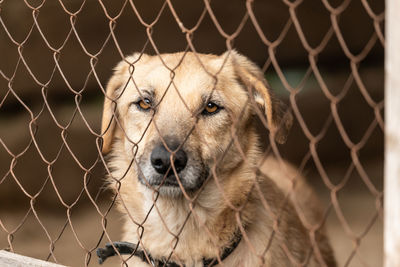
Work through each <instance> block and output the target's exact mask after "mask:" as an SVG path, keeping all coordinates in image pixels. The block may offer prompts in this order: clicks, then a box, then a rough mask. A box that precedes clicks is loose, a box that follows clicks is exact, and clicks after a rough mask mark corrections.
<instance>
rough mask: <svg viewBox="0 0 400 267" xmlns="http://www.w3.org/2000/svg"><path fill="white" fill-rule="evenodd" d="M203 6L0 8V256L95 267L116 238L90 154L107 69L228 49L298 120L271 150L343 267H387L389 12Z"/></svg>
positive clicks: (93, 0)
mask: <svg viewBox="0 0 400 267" xmlns="http://www.w3.org/2000/svg"><path fill="white" fill-rule="evenodd" d="M168 3H170V5H169V4H168ZM205 3H208V2H205V1H202V0H192V1H177V0H172V1H167V2H166V1H163V0H151V1H148V0H146V1H145V0H130V1H127V0H103V1H101V0H88V1H84V0H71V1H62V0H60V1H46V0H42V1H41V0H26V1H21V0H0V249H10V250H12V251H14V252H16V253H20V254H23V255H27V256H31V257H35V258H39V259H44V260H50V261H53V262H58V263H60V264H64V265H69V266H85V265H89V266H97V259H95V253H94V251H95V249H96V248H97V246H98V245H99V244H100V246H103V245H104V243H105V242H107V240H108V239H107V238H105V237H104V231H103V229H106V230H107V231H106V235H108V238H110V239H111V240H115V241H117V240H119V238H120V234H121V229H120V227H121V219H120V215H119V214H118V213H117V212H116V211H115V209H114V207H113V206H112V195H111V194H110V192H108V191H107V190H105V189H104V177H105V173H106V171H105V169H104V163H103V161H102V158H101V157H100V156H99V149H98V145H97V144H99V142H100V140H99V135H100V121H101V113H102V105H103V98H104V86H105V84H106V82H107V80H108V79H109V77H110V76H111V74H112V68H113V67H114V66H115V65H116V64H117V62H119V61H120V60H121V59H122V58H123V57H124V56H125V55H129V54H131V53H133V52H136V51H143V52H146V53H149V54H156V53H158V52H159V53H167V52H177V51H182V50H186V49H189V50H192V49H195V51H197V52H201V53H214V54H221V53H223V52H224V51H226V50H227V49H229V48H235V49H237V50H238V51H239V52H240V53H242V54H244V55H246V56H247V57H249V58H250V59H252V60H253V61H255V62H256V63H257V64H258V65H259V66H260V67H261V68H263V70H264V71H265V75H266V79H267V81H268V82H269V83H270V85H271V87H272V88H273V90H274V91H275V92H276V93H277V95H278V96H279V97H280V98H281V99H282V100H284V101H285V102H286V103H287V104H288V106H290V107H291V109H292V110H293V113H294V114H295V118H296V119H295V123H294V127H293V129H292V131H291V134H290V135H289V139H288V142H287V143H286V144H285V145H282V146H279V151H280V153H281V154H282V156H283V157H284V158H285V159H287V160H289V161H290V162H292V163H293V164H294V165H295V166H297V167H298V169H299V171H301V172H303V173H304V174H305V175H306V176H307V179H308V180H309V182H310V184H311V185H312V186H313V187H314V188H315V189H316V191H317V192H318V194H319V195H320V197H321V199H322V200H323V203H324V207H325V210H326V218H327V227H328V232H329V235H330V238H331V240H332V244H333V248H334V251H335V255H336V258H337V260H338V263H339V266H381V265H382V247H383V237H382V223H383V220H382V215H383V210H382V190H383V130H382V129H383V122H382V117H383V97H384V96H383V91H384V70H383V63H384V36H383V29H384V1H383V0H378V1H375V0H374V1H372V0H363V1H358V0H304V1H286V0H270V1H261V0H254V1H244V0H229V1H228V0H212V1H209V8H208V9H207V8H206V4H205ZM182 27H184V28H186V29H188V30H187V31H183V30H182V29H184V28H182ZM188 40H191V42H190V46H191V47H189V45H188ZM260 134H261V135H262V136H263V137H264V140H268V134H267V131H266V130H265V129H263V128H262V127H261V126H260ZM265 146H266V149H268V147H269V146H268V143H267V141H266V143H265ZM118 262H119V261H118V260H117V259H110V260H109V261H107V262H106V266H113V265H116V264H117V263H118Z"/></svg>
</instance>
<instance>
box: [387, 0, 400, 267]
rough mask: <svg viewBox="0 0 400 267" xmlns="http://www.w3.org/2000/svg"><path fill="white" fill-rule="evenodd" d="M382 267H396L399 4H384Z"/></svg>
mask: <svg viewBox="0 0 400 267" xmlns="http://www.w3.org/2000/svg"><path fill="white" fill-rule="evenodd" d="M385 24H386V26H385V27H386V29H385V32H386V48H385V74H386V77H385V188H384V189H385V200H384V203H385V209H384V210H385V215H384V217H385V222H384V225H385V226H384V228H385V229H384V253H385V254H384V266H385V267H392V266H400V30H399V25H400V1H399V0H386V23H385Z"/></svg>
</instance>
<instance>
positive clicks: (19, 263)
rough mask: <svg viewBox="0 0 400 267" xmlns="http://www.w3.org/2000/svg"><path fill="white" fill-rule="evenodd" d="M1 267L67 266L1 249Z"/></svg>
mask: <svg viewBox="0 0 400 267" xmlns="http://www.w3.org/2000/svg"><path fill="white" fill-rule="evenodd" d="M0 266H1V267H65V266H64V265H59V264H55V263H52V262H48V261H42V260H38V259H34V258H30V257H26V256H22V255H18V254H15V253H11V252H7V251H5V250H0Z"/></svg>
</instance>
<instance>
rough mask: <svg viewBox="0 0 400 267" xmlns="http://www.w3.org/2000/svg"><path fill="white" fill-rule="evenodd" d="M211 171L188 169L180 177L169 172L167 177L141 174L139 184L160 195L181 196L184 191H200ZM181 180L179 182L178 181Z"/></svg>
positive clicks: (144, 172) (155, 174) (143, 172)
mask: <svg viewBox="0 0 400 267" xmlns="http://www.w3.org/2000/svg"><path fill="white" fill-rule="evenodd" d="M208 175H209V171H208V169H207V168H202V169H201V170H197V169H195V168H188V169H187V170H185V171H182V172H181V173H179V174H178V177H177V176H176V175H175V173H174V172H173V171H171V172H168V174H167V175H160V174H157V173H154V172H153V173H146V171H141V172H139V175H138V179H139V182H140V183H141V184H143V185H145V186H146V187H147V188H150V189H152V190H154V191H158V192H159V193H160V194H168V195H171V194H172V195H180V194H182V193H183V192H182V189H183V190H184V191H185V192H186V193H194V192H196V191H198V190H199V189H200V188H201V187H202V185H203V184H204V182H205V181H206V180H207V179H208ZM178 179H179V180H178Z"/></svg>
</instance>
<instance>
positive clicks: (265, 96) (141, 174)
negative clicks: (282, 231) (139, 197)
mask: <svg viewBox="0 0 400 267" xmlns="http://www.w3.org/2000/svg"><path fill="white" fill-rule="evenodd" d="M107 97H108V98H106V100H105V105H104V112H103V125H102V130H103V132H104V136H103V139H104V145H103V152H104V153H107V152H108V151H109V150H110V149H111V143H112V142H113V140H114V139H116V142H120V145H122V147H123V153H124V154H125V155H124V156H125V157H126V158H128V159H131V160H133V164H132V167H133V168H134V170H135V173H136V174H137V179H138V181H139V182H140V183H141V184H143V185H144V186H146V187H148V188H152V189H154V190H157V191H159V192H160V194H168V195H172V196H176V195H179V194H181V193H182V190H184V191H186V192H194V191H196V190H197V189H198V188H200V187H201V185H202V184H203V183H204V181H205V180H206V179H207V177H208V176H209V174H210V172H211V170H212V169H213V168H214V167H215V166H217V167H218V169H221V168H222V169H223V170H224V171H228V170H229V169H233V168H235V166H237V165H238V164H239V163H240V162H241V161H242V160H243V159H242V158H241V157H240V156H233V154H239V153H240V152H239V151H238V150H241V149H242V150H243V149H244V150H245V149H246V146H247V144H246V140H247V136H246V134H247V133H248V127H249V126H250V123H251V121H252V116H253V115H254V114H255V113H256V112H257V110H258V112H263V113H264V112H265V115H266V121H267V124H268V128H269V129H271V130H272V132H273V134H275V136H276V138H277V140H278V141H279V142H282V141H283V140H284V135H285V132H286V131H287V130H288V128H289V127H290V123H291V117H290V116H284V113H282V111H281V110H280V109H279V103H278V102H277V101H276V100H275V99H274V98H273V97H272V96H271V94H270V92H269V90H268V89H267V88H266V86H265V81H264V80H263V78H262V73H261V71H260V70H259V69H258V68H257V67H256V66H255V65H254V64H253V63H251V62H250V61H249V60H248V59H246V58H245V57H243V56H241V55H239V54H237V53H236V52H234V51H232V52H230V53H228V52H227V53H225V54H223V55H222V56H213V55H201V54H198V55H197V56H196V55H194V54H192V53H187V54H184V53H177V54H165V55H162V56H161V57H158V56H148V55H138V54H135V55H133V56H132V57H128V58H126V61H123V62H121V63H120V64H119V65H118V66H117V68H116V72H115V74H114V76H113V77H112V78H111V80H110V82H109V84H108V87H107ZM113 101H114V102H113ZM284 117H285V120H286V122H284V125H283V126H281V125H280V124H281V121H282V118H284ZM115 137H117V138H115ZM234 137H239V139H240V140H235V139H234ZM235 141H236V143H235ZM237 141H238V142H237ZM238 143H239V145H238ZM120 152H121V151H120Z"/></svg>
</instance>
